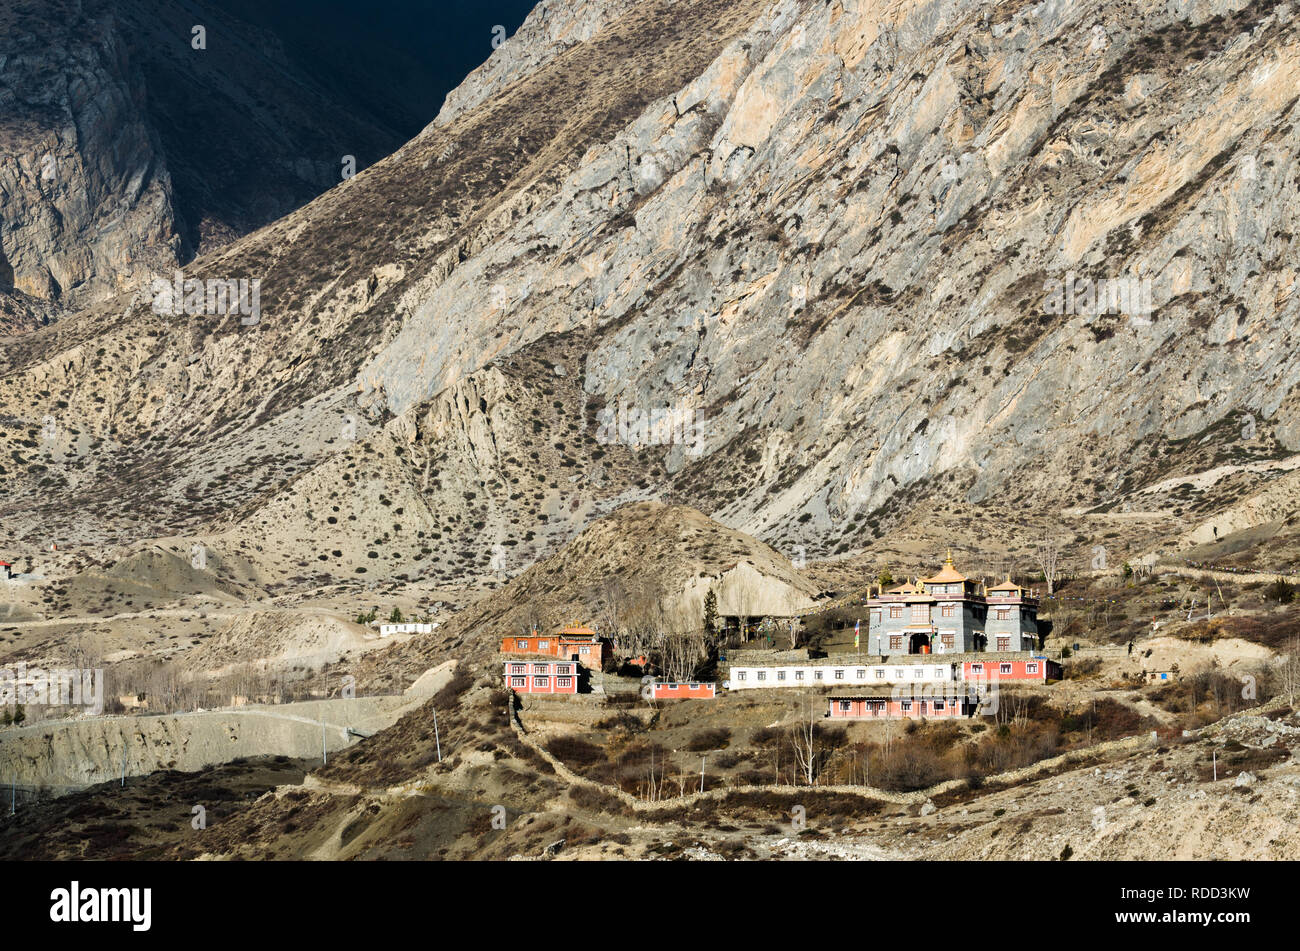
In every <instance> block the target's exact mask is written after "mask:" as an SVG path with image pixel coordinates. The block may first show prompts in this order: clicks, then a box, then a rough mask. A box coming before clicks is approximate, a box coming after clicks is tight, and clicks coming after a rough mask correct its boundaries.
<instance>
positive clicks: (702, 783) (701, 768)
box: [700, 753, 708, 792]
mask: <svg viewBox="0 0 1300 951" xmlns="http://www.w3.org/2000/svg"><path fill="white" fill-rule="evenodd" d="M707 758H708V754H707V753H706V754H705V755H704V756H701V757H700V792H704V761H705V760H706V759H707Z"/></svg>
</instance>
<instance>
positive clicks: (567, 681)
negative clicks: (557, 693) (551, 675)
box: [555, 677, 573, 688]
mask: <svg viewBox="0 0 1300 951" xmlns="http://www.w3.org/2000/svg"><path fill="white" fill-rule="evenodd" d="M555 686H556V687H565V688H567V687H572V686H573V678H572V677H556V678H555Z"/></svg>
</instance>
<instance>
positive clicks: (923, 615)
mask: <svg viewBox="0 0 1300 951" xmlns="http://www.w3.org/2000/svg"><path fill="white" fill-rule="evenodd" d="M912 620H913V621H928V620H930V606H929V605H928V604H914V605H912Z"/></svg>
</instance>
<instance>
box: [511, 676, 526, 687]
mask: <svg viewBox="0 0 1300 951" xmlns="http://www.w3.org/2000/svg"><path fill="white" fill-rule="evenodd" d="M510 686H512V687H526V686H528V678H527V677H511V678H510Z"/></svg>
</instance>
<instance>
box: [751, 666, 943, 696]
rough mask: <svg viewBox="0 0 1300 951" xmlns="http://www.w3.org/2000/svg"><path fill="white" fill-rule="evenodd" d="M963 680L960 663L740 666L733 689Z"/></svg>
mask: <svg viewBox="0 0 1300 951" xmlns="http://www.w3.org/2000/svg"><path fill="white" fill-rule="evenodd" d="M960 680H961V670H960V668H959V667H958V665H956V664H910V663H909V664H778V665H763V666H747V665H745V666H742V665H737V666H734V667H732V668H731V673H730V675H729V678H728V681H727V687H728V689H730V690H761V689H765V688H770V687H804V686H807V687H866V686H872V685H875V686H882V685H885V684H899V683H913V684H942V683H953V682H956V681H960Z"/></svg>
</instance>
